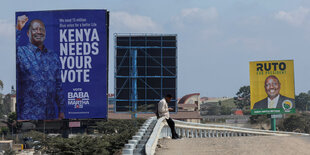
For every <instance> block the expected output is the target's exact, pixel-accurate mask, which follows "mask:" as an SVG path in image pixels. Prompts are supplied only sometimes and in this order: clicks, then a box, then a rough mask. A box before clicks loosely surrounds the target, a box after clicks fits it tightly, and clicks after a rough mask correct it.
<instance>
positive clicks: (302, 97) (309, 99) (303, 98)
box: [295, 93, 310, 111]
mask: <svg viewBox="0 0 310 155" xmlns="http://www.w3.org/2000/svg"><path fill="white" fill-rule="evenodd" d="M295 103H296V109H298V110H301V111H307V110H308V108H309V104H310V95H309V94H307V93H300V94H299V95H297V96H296V97H295Z"/></svg>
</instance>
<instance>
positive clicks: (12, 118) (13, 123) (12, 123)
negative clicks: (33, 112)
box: [7, 112, 22, 132]
mask: <svg viewBox="0 0 310 155" xmlns="http://www.w3.org/2000/svg"><path fill="white" fill-rule="evenodd" d="M7 125H8V127H9V128H10V131H12V130H13V131H15V132H16V131H17V130H19V129H20V128H21V126H22V123H20V122H17V114H16V112H12V113H10V114H9V116H8V120H7ZM12 127H13V128H12Z"/></svg>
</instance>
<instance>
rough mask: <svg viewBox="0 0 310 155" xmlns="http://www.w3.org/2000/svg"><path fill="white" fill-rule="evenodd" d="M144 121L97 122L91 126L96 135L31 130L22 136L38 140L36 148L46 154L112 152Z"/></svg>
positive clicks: (122, 144)
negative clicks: (56, 133)
mask: <svg viewBox="0 0 310 155" xmlns="http://www.w3.org/2000/svg"><path fill="white" fill-rule="evenodd" d="M144 121H145V119H136V120H109V121H106V122H98V123H97V126H96V127H93V128H94V129H97V130H98V131H99V133H100V134H98V135H96V136H86V135H84V136H81V135H80V136H76V137H73V138H62V137H51V136H47V135H45V134H43V133H41V132H37V131H31V132H28V133H26V134H24V137H31V138H32V139H33V140H34V141H39V142H38V143H37V144H36V145H37V146H40V147H37V148H38V149H39V150H41V151H42V152H45V153H47V154H66V155H67V154H68V155H71V154H72V155H80V154H81V155H82V154H114V153H115V152H118V151H119V150H120V149H121V148H122V147H124V145H125V144H126V143H127V141H128V140H129V139H131V137H132V136H133V135H134V134H135V132H137V131H138V129H139V128H140V126H141V125H142V124H143V122H144Z"/></svg>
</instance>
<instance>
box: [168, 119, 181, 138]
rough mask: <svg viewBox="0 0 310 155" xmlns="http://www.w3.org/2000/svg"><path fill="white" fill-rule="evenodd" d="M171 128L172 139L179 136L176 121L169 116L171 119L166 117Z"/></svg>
mask: <svg viewBox="0 0 310 155" xmlns="http://www.w3.org/2000/svg"><path fill="white" fill-rule="evenodd" d="M166 121H167V123H168V125H169V127H170V129H171V134H172V139H176V138H179V135H177V133H176V132H175V125H174V121H173V120H172V119H171V118H169V119H166Z"/></svg>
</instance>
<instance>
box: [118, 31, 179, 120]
mask: <svg viewBox="0 0 310 155" xmlns="http://www.w3.org/2000/svg"><path fill="white" fill-rule="evenodd" d="M114 37H115V38H114V39H115V72H114V76H115V101H116V106H115V111H116V112H131V113H132V117H136V116H137V115H136V114H137V112H138V113H141V112H142V113H145V112H153V108H154V105H155V103H157V102H159V100H161V99H162V98H163V97H164V96H165V95H166V94H171V95H173V96H174V100H172V102H171V103H170V104H169V106H170V107H173V108H174V109H175V110H177V104H176V99H177V36H176V35H175V34H173V35H170V34H114Z"/></svg>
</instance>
